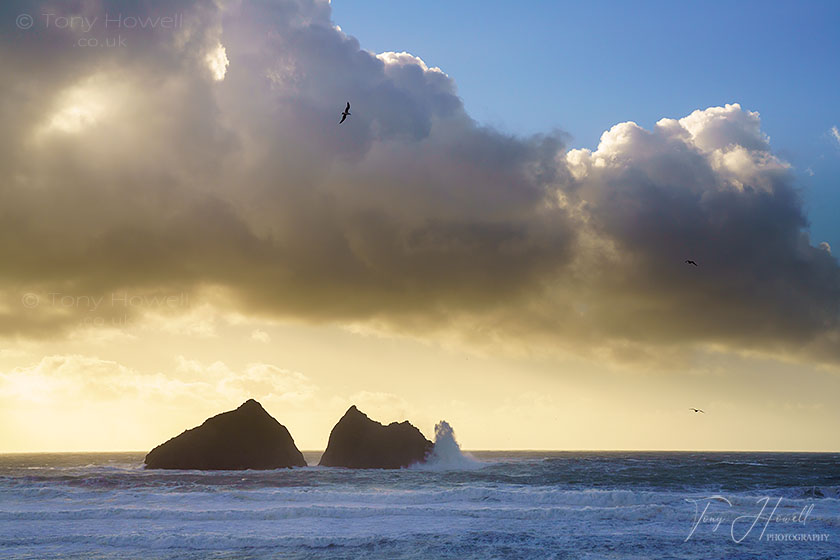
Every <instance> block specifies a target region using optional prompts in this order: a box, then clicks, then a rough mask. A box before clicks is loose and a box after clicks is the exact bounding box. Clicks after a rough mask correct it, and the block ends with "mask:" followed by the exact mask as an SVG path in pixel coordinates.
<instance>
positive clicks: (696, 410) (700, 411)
mask: <svg viewBox="0 0 840 560" xmlns="http://www.w3.org/2000/svg"><path fill="white" fill-rule="evenodd" d="M688 410H693V411H694V412H699V413H701V414H706V413H705V412H703V411H702V410H700V409H699V408H689V409H688Z"/></svg>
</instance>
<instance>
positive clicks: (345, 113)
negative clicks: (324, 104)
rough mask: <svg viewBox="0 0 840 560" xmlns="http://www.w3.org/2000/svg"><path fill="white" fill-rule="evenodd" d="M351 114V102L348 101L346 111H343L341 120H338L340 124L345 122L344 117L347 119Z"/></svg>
mask: <svg viewBox="0 0 840 560" xmlns="http://www.w3.org/2000/svg"><path fill="white" fill-rule="evenodd" d="M349 114H350V102H349V101H348V102H347V107H345V108H344V112H343V113H341V120H340V121H338V124H341V123H343V122H344V119H346V118H347V115H349Z"/></svg>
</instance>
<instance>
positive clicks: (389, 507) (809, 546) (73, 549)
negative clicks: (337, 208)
mask: <svg viewBox="0 0 840 560" xmlns="http://www.w3.org/2000/svg"><path fill="white" fill-rule="evenodd" d="M320 454H321V452H320V451H306V452H304V456H305V458H306V460H307V462H308V463H309V465H310V466H307V467H298V468H292V469H277V470H265V471H261V470H246V471H196V470H151V469H144V468H143V458H144V456H145V453H144V452H118V453H95V452H87V453H73V452H65V453H6V454H0V554H2V557H3V558H7V559H14V560H23V559H35V558H38V559H41V558H57V559H64V560H67V559H88V558H98V559H132V558H143V559H146V560H148V559H161V560H163V559H175V558H178V559H180V558H190V559H205V558H213V559H251V560H261V559H268V558H295V559H296V558H315V559H317V558H360V557H364V558H406V559H408V558H424V559H431V558H476V559H478V558H535V559H543V558H585V559H588V558H591V559H595V558H638V559H642V558H680V559H700V558H715V557H716V558H758V557H760V558H803V559H808V558H814V559H823V558H833V557H835V555H836V548H837V544H836V543H837V541H838V539H840V468H838V467H840V453H813V452H809V453H791V452H784V453H779V452H688V451H672V452H663V451H647V452H644V451H531V450H526V451H508V450H503V451H487V450H485V451H472V452H469V453H462V452H460V451H459V450H457V447H456V448H455V450H454V451H453V452H451V453H450V454H449V455H447V456H443V457H439V458H437V460H436V461H434V462H431V463H428V464H424V465H415V466H413V467H409V468H405V469H399V470H376V469H359V470H355V469H345V468H333V467H317V466H312V465H313V464H314V463H317V459H318V458H319V456H320Z"/></svg>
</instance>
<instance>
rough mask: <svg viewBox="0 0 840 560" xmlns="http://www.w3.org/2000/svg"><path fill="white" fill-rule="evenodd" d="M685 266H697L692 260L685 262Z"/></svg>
mask: <svg viewBox="0 0 840 560" xmlns="http://www.w3.org/2000/svg"><path fill="white" fill-rule="evenodd" d="M685 264H693V265H694V266H697V263H696V262H694V261H692V260H686V261H685Z"/></svg>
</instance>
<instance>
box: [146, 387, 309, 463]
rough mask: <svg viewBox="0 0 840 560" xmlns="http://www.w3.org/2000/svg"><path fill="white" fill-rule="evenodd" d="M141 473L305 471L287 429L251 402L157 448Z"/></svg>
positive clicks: (253, 401) (300, 455)
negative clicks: (284, 469)
mask: <svg viewBox="0 0 840 560" xmlns="http://www.w3.org/2000/svg"><path fill="white" fill-rule="evenodd" d="M145 463H146V468H147V469H201V470H240V469H278V468H284V467H305V466H306V461H305V460H304V458H303V454H302V453H301V452H300V451H299V450H298V448H297V447H296V446H295V442H294V440H293V439H292V436H291V434H289V430H287V429H286V427H285V426H283V425H282V424H280V422H278V421H277V420H275V419H274V418H273V417H272V416H271V415H270V414H269V413H268V412H266V411H265V409H264V408H263V407H262V405H260V403H258V402H257V401H255V400H254V399H249V400H247V401H246V402H245V403H244V404H242V405H241V406H240V407H239V408H237V409H236V410H231V411H229V412H223V413H222V414H218V415H216V416H213V417H212V418H208V419H207V420H205V421H204V423H203V424H202V425H201V426H198V427H197V428H193V429H191V430H187V431H185V432H183V433H182V434H181V435H179V436H176V437H174V438H172V439H170V440H169V441H167V442H165V443H162V444H161V445H158V446H157V447H155V448H154V449H152V450H151V451H150V452H149V454H148V455H146V460H145Z"/></svg>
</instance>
